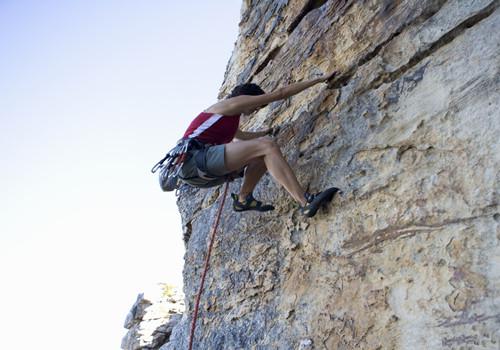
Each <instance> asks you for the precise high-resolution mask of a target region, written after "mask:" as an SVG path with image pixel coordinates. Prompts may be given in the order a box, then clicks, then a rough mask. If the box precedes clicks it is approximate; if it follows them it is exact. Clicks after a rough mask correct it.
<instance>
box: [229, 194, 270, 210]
mask: <svg viewBox="0 0 500 350" xmlns="http://www.w3.org/2000/svg"><path fill="white" fill-rule="evenodd" d="M231 198H232V199H233V209H234V211H247V210H257V211H262V212H264V211H269V210H274V207H273V206H272V205H269V204H265V205H263V204H262V202H261V201H258V200H256V199H255V198H253V195H252V194H251V193H250V194H249V195H248V196H247V197H246V198H245V201H244V202H240V201H239V199H238V195H237V194H235V193H231Z"/></svg>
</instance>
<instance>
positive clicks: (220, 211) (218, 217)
mask: <svg viewBox="0 0 500 350" xmlns="http://www.w3.org/2000/svg"><path fill="white" fill-rule="evenodd" d="M228 187H229V181H227V182H226V184H225V185H224V194H223V195H222V201H221V203H220V205H219V211H218V212H217V217H216V219H215V223H214V226H213V228H212V234H211V237H210V245H209V247H208V251H207V256H206V258H205V266H204V268H203V274H202V276H201V282H200V288H199V289H198V295H197V296H196V302H195V306H194V313H193V320H192V321H191V333H190V335H189V350H192V348H193V339H194V330H195V328H196V319H197V318H198V308H199V306H200V298H201V293H202V292H203V285H204V284H205V276H206V275H207V271H208V263H209V261H210V255H211V253H212V247H213V245H214V241H215V232H217V226H219V220H220V217H221V214H222V208H224V203H225V201H226V195H227V188H228Z"/></svg>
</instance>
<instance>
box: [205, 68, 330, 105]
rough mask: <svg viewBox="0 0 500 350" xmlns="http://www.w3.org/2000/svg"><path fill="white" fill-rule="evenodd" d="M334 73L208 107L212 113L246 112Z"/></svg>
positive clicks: (314, 83) (303, 88)
mask: <svg viewBox="0 0 500 350" xmlns="http://www.w3.org/2000/svg"><path fill="white" fill-rule="evenodd" d="M335 73H336V72H333V73H331V74H327V75H324V76H322V77H319V78H315V79H311V80H307V81H302V82H299V83H294V84H290V85H287V86H284V87H281V88H278V89H277V90H275V91H273V92H270V93H267V94H264V95H258V96H251V95H240V96H236V97H232V98H228V99H227V100H223V101H220V102H218V103H217V104H215V105H213V106H212V107H210V110H211V111H212V112H214V113H220V114H224V115H238V114H242V113H245V112H248V111H249V110H255V109H257V108H259V107H262V106H264V105H267V104H269V103H271V102H274V101H279V100H283V99H285V98H288V97H291V96H293V95H296V94H298V93H299V92H301V91H303V90H305V89H307V88H309V87H311V86H313V85H316V84H318V83H321V82H324V81H327V80H329V79H331V78H332V77H333V76H334V75H335Z"/></svg>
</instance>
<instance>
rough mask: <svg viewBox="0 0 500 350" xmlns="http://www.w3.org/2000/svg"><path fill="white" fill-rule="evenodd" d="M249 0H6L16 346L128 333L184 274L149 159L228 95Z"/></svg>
mask: <svg viewBox="0 0 500 350" xmlns="http://www.w3.org/2000/svg"><path fill="white" fill-rule="evenodd" d="M240 4H241V3H240V1H236V0H219V1H191V2H181V1H170V0H164V1H159V0H148V1H125V0H112V1H111V0H110V1H106V0H104V1H103V0H100V1H95V0H78V1H77V0H74V1H72V0H66V1H53V0H52V1H50V0H47V1H35V0H31V1H27V0H26V1H23V0H0V52H1V54H0V122H1V124H0V125H1V128H0V133H1V137H0V162H1V164H2V171H1V173H0V195H1V196H0V198H1V200H0V278H1V288H0V310H2V317H1V318H0V329H1V331H2V345H1V347H2V348H4V349H10V350H15V349H35V348H36V349H72V350H78V349H86V350H87V349H106V350H108V349H119V345H120V341H121V337H122V336H123V335H124V333H125V330H124V329H123V328H122V325H123V321H124V318H125V316H126V313H127V312H128V310H129V308H130V307H131V306H132V304H133V302H134V301H135V298H136V296H137V294H138V293H139V292H141V291H142V290H144V289H147V288H150V286H152V285H154V284H155V283H157V282H171V283H177V284H180V283H181V280H180V279H181V277H180V273H181V268H182V267H181V264H182V256H183V254H184V248H183V244H182V240H181V239H182V233H181V224H180V218H179V215H178V212H177V208H176V206H175V197H174V196H173V194H167V193H163V192H161V190H160V188H159V186H158V182H157V178H156V176H154V175H152V174H151V173H150V172H149V170H150V168H151V167H152V166H153V165H154V163H156V161H157V160H158V159H160V158H161V157H162V156H163V154H164V152H165V151H166V150H167V149H168V148H169V147H170V146H172V145H173V143H174V142H175V141H176V140H177V139H178V138H180V137H181V136H182V132H183V131H184V129H185V128H186V127H187V125H188V124H189V122H190V120H191V119H192V118H194V117H195V116H196V115H197V113H199V112H200V111H201V110H203V109H204V108H206V107H208V106H209V105H210V104H211V103H214V102H215V101H216V96H217V93H218V89H219V87H220V85H221V83H222V79H223V76H224V71H225V67H226V64H227V61H228V60H229V57H230V55H231V52H232V50H233V45H234V42H235V40H236V37H237V31H238V22H239V15H240V13H239V12H240Z"/></svg>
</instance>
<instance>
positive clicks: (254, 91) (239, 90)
mask: <svg viewBox="0 0 500 350" xmlns="http://www.w3.org/2000/svg"><path fill="white" fill-rule="evenodd" d="M264 94H265V92H264V90H262V88H261V87H260V86H259V85H257V84H254V83H248V84H241V85H237V86H235V88H234V89H233V91H231V93H230V94H229V96H228V97H227V98H231V97H236V96H240V95H252V96H258V95H264Z"/></svg>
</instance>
